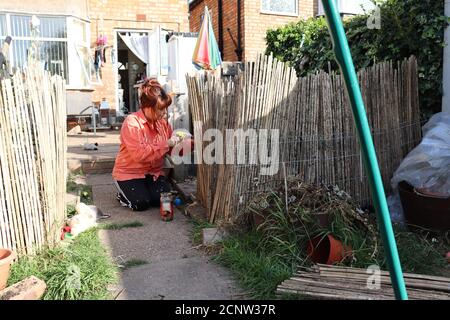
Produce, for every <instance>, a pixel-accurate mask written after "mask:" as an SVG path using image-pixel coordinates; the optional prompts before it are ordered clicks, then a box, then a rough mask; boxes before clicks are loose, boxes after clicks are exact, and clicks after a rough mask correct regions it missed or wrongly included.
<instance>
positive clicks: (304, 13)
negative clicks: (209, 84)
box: [189, 0, 318, 61]
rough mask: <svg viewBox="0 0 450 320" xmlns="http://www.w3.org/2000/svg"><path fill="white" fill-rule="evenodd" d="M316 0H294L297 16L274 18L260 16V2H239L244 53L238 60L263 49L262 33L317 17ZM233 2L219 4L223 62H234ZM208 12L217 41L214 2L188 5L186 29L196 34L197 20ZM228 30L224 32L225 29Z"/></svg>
mask: <svg viewBox="0 0 450 320" xmlns="http://www.w3.org/2000/svg"><path fill="white" fill-rule="evenodd" d="M317 1H318V0H298V2H299V4H298V7H299V10H298V11H299V14H298V16H287V15H276V14H264V13H261V0H241V46H242V48H243V49H244V53H243V56H242V58H243V59H245V60H248V59H250V60H252V59H254V58H255V57H256V55H257V54H258V53H260V52H264V51H265V48H266V40H265V36H266V31H267V30H268V29H269V28H274V27H279V26H281V25H284V24H287V23H290V22H295V21H298V20H299V19H302V18H303V19H305V18H309V17H312V16H314V15H315V14H317V10H318V2H317ZM236 2H237V0H233V1H230V0H223V1H222V3H223V9H222V11H223V59H224V61H236V60H238V59H237V55H236V52H235V49H236V46H235V44H234V43H233V40H232V37H231V36H230V33H231V34H232V35H233V38H234V40H235V41H236V42H237V6H236ZM205 5H206V6H208V8H209V9H210V10H211V11H212V20H213V29H214V33H215V35H216V38H217V41H219V39H218V38H219V31H218V1H217V0H196V1H193V3H192V4H191V5H190V16H189V26H190V30H191V31H192V32H198V31H199V30H200V26H201V16H202V14H203V11H204V7H205ZM228 28H229V29H230V32H228V30H227V29H228Z"/></svg>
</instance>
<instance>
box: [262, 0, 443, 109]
mask: <svg viewBox="0 0 450 320" xmlns="http://www.w3.org/2000/svg"><path fill="white" fill-rule="evenodd" d="M378 5H379V7H380V12H381V29H369V28H368V27H367V20H368V18H369V15H368V14H365V15H358V16H355V17H353V18H351V19H345V20H344V29H345V31H346V34H347V39H348V42H349V45H350V49H351V52H352V56H353V61H354V63H355V67H356V68H357V69H361V68H365V67H367V66H371V65H373V64H374V63H377V62H380V61H386V60H394V61H400V60H403V59H404V58H407V57H409V56H411V55H414V56H416V58H417V60H418V64H419V70H418V71H419V95H420V105H421V109H422V111H423V113H424V116H426V117H428V116H429V115H431V114H433V113H435V112H439V111H440V110H441V100H442V65H443V47H444V46H445V43H444V30H445V27H446V26H447V24H448V22H449V20H448V18H447V17H445V16H444V15H443V13H444V1H437V0H385V1H381V2H378ZM266 41H267V49H266V53H267V54H270V53H272V54H273V55H274V56H275V57H276V58H278V59H280V60H281V61H285V62H288V63H289V64H290V65H291V66H293V67H294V68H295V69H296V71H297V74H298V75H299V76H305V75H307V74H309V73H314V72H317V71H318V70H325V71H331V70H334V71H338V69H339V67H338V65H337V63H336V62H335V60H334V54H333V50H332V44H331V39H330V36H329V33H328V28H327V24H326V21H325V19H324V18H310V19H308V20H301V21H298V22H296V23H291V24H288V25H286V26H283V27H280V28H278V29H270V30H268V31H267V34H266Z"/></svg>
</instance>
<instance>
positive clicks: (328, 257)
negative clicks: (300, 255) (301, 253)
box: [306, 234, 352, 264]
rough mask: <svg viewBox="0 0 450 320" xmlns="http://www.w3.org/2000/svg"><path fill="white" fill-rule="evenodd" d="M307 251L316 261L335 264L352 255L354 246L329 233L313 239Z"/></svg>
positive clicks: (313, 260) (312, 259)
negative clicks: (345, 243)
mask: <svg viewBox="0 0 450 320" xmlns="http://www.w3.org/2000/svg"><path fill="white" fill-rule="evenodd" d="M306 252H307V254H308V257H309V258H310V259H311V261H312V262H314V263H321V264H335V263H339V262H342V261H343V260H345V259H346V258H348V257H350V256H351V255H352V248H351V247H349V246H345V245H344V244H343V243H342V242H341V241H339V240H337V239H336V238H334V237H333V236H332V235H331V234H328V235H327V236H325V237H323V236H318V237H315V238H313V239H311V241H309V243H308V247H307V249H306Z"/></svg>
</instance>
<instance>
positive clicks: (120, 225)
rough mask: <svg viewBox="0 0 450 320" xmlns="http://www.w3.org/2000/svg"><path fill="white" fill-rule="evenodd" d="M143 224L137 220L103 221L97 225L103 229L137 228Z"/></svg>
mask: <svg viewBox="0 0 450 320" xmlns="http://www.w3.org/2000/svg"><path fill="white" fill-rule="evenodd" d="M143 225H144V224H143V223H141V222H139V221H133V222H126V223H103V224H100V225H99V226H98V228H99V229H103V230H120V229H124V228H139V227H142V226H143Z"/></svg>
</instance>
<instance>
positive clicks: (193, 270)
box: [118, 256, 237, 300]
mask: <svg viewBox="0 0 450 320" xmlns="http://www.w3.org/2000/svg"><path fill="white" fill-rule="evenodd" d="M122 284H123V287H124V288H125V291H124V292H123V293H122V294H121V295H120V296H119V297H118V300H127V299H132V300H135V299H146V300H232V299H233V298H234V294H235V293H236V292H237V288H236V286H235V284H234V282H233V281H232V279H231V278H230V276H229V274H228V273H227V272H226V270H224V269H222V268H221V267H220V266H218V265H216V264H215V263H214V262H212V261H209V260H208V258H207V257H203V256H199V257H192V258H185V259H176V260H163V261H160V262H156V263H152V262H150V263H149V264H148V265H143V266H140V267H136V268H132V269H128V270H126V271H125V272H123V274H122Z"/></svg>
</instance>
